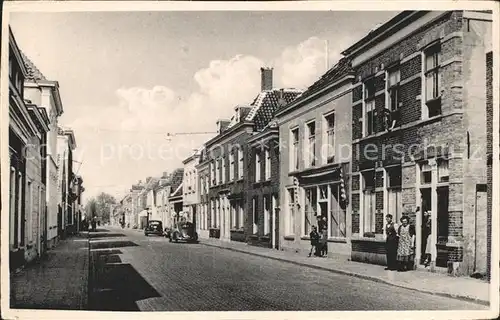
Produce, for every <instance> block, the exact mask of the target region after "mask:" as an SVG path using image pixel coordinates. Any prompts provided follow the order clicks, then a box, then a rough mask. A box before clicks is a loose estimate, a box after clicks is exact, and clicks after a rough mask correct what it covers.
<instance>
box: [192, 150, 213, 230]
mask: <svg viewBox="0 0 500 320" xmlns="http://www.w3.org/2000/svg"><path fill="white" fill-rule="evenodd" d="M209 160H210V158H209V157H208V154H207V149H206V148H205V147H203V148H202V150H201V151H200V159H199V163H198V164H197V165H196V166H195V169H196V173H197V176H198V179H197V181H198V186H197V188H198V190H199V191H198V193H197V196H198V200H197V202H198V210H197V212H198V213H199V214H198V220H197V223H196V230H197V232H198V237H200V238H202V239H203V238H208V237H209V226H210V220H209V215H210V209H209V206H210V200H209V192H208V191H209V189H210V170H209V163H210V161H209Z"/></svg>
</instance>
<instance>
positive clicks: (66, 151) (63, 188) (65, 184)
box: [57, 128, 76, 238]
mask: <svg viewBox="0 0 500 320" xmlns="http://www.w3.org/2000/svg"><path fill="white" fill-rule="evenodd" d="M75 149H76V140H75V135H74V132H73V130H71V129H62V128H59V130H58V137H57V167H58V169H59V171H58V174H59V180H58V190H59V212H58V216H57V230H58V235H59V238H66V237H67V236H68V235H69V234H72V233H74V232H75V231H76V222H75V221H74V216H73V206H72V204H73V190H72V189H71V184H72V181H73V178H74V173H73V151H74V150H75Z"/></svg>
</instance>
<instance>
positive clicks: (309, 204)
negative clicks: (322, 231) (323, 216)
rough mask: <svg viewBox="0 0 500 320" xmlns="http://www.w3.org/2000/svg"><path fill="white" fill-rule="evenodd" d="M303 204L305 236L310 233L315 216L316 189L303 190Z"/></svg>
mask: <svg viewBox="0 0 500 320" xmlns="http://www.w3.org/2000/svg"><path fill="white" fill-rule="evenodd" d="M304 191H305V203H304V206H305V207H304V209H305V210H304V224H303V231H302V233H303V235H305V236H307V235H309V233H310V232H311V227H312V226H313V225H314V224H315V221H314V220H315V217H316V215H317V203H318V201H317V190H316V187H312V188H305V189H304Z"/></svg>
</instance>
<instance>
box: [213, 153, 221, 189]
mask: <svg viewBox="0 0 500 320" xmlns="http://www.w3.org/2000/svg"><path fill="white" fill-rule="evenodd" d="M215 163H216V166H217V171H216V176H215V184H216V185H219V184H220V183H221V164H222V162H221V161H220V157H219V158H217V160H215Z"/></svg>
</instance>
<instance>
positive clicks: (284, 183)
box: [277, 59, 354, 256]
mask: <svg viewBox="0 0 500 320" xmlns="http://www.w3.org/2000/svg"><path fill="white" fill-rule="evenodd" d="M353 79H354V77H353V75H352V72H351V71H350V62H349V61H348V60H347V59H341V60H340V61H339V62H338V63H337V64H336V65H335V66H334V67H332V68H331V69H330V70H328V71H327V72H326V73H325V74H324V75H323V76H322V77H321V78H320V79H319V80H318V81H317V82H315V83H314V84H313V85H311V86H310V87H309V88H308V89H307V90H306V91H305V92H304V93H303V94H302V95H301V96H300V97H298V98H297V99H296V100H295V101H294V102H292V103H290V104H289V105H287V106H286V107H285V108H282V109H281V110H280V111H278V113H277V118H278V122H279V140H280V170H279V171H280V176H279V179H280V180H279V181H280V194H281V197H280V208H281V214H280V217H281V219H280V234H281V236H280V245H281V248H283V249H284V250H292V251H299V252H300V251H304V254H305V251H309V249H310V241H309V233H310V232H311V230H312V226H317V218H323V217H324V218H326V220H327V226H328V246H329V250H330V251H329V252H335V253H336V254H343V255H345V256H348V255H350V246H349V244H350V243H349V238H350V232H349V231H350V230H349V228H348V227H347V226H349V225H350V215H349V214H347V211H348V207H347V197H346V195H347V194H346V191H345V189H346V188H345V187H346V184H347V182H348V181H347V180H345V179H346V178H347V177H348V173H349V159H350V156H351V155H350V152H349V151H350V145H351V142H352V139H351V111H350V110H351V100H352V98H351V95H352V92H351V91H352V82H353ZM345 147H347V149H346V148H345ZM342 179H344V182H343V183H344V185H343V186H342V184H341V183H342ZM343 197H344V198H343Z"/></svg>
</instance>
